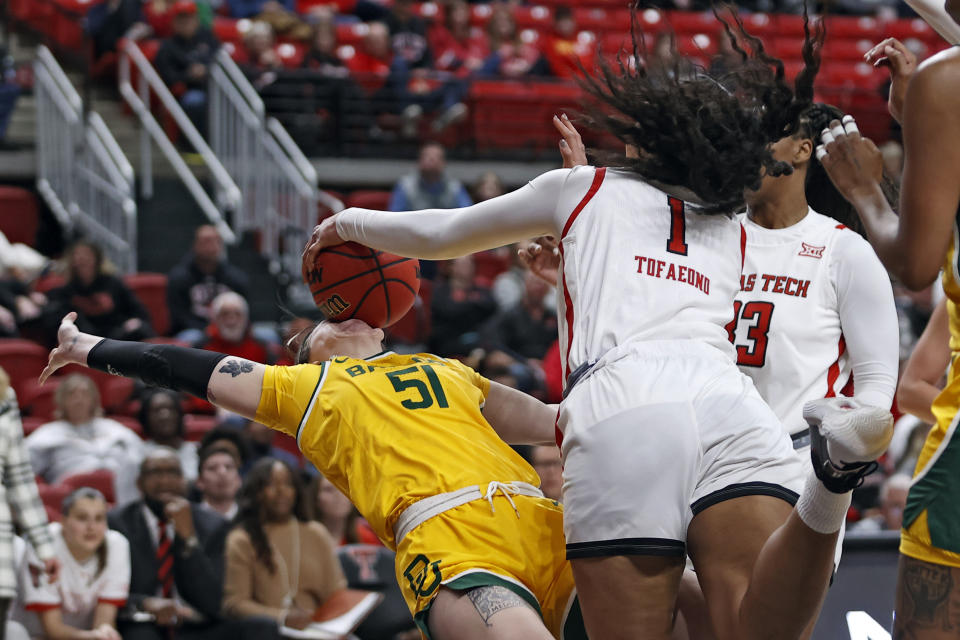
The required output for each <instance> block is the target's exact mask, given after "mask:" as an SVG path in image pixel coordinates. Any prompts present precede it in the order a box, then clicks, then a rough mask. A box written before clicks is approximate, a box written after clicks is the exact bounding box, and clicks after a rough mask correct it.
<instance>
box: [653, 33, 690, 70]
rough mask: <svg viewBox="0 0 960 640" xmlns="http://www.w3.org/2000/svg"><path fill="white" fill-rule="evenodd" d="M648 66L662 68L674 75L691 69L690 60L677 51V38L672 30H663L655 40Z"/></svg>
mask: <svg viewBox="0 0 960 640" xmlns="http://www.w3.org/2000/svg"><path fill="white" fill-rule="evenodd" d="M646 63H647V68H660V69H663V70H665V72H666V73H667V74H668V75H669V76H670V77H673V76H674V75H675V74H678V73H680V74H682V73H685V72H686V71H687V70H688V69H690V62H689V61H688V60H687V59H686V58H684V57H683V56H681V55H680V54H679V53H678V52H677V38H676V35H675V34H674V33H673V32H672V31H661V32H659V33H658V34H657V35H656V37H655V38H654V40H653V47H652V48H651V50H650V55H649V57H648V58H647V61H646Z"/></svg>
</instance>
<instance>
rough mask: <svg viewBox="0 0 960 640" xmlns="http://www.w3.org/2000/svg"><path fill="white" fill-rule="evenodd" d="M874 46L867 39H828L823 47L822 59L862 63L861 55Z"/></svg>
mask: <svg viewBox="0 0 960 640" xmlns="http://www.w3.org/2000/svg"><path fill="white" fill-rule="evenodd" d="M874 44H875V41H874V40H873V39H868V38H861V39H859V40H850V39H843V38H828V39H827V41H826V42H825V43H824V45H823V57H824V59H826V60H830V61H840V60H849V61H854V62H863V54H865V53H866V52H867V51H869V50H870V49H871V48H872V47H873V45H874Z"/></svg>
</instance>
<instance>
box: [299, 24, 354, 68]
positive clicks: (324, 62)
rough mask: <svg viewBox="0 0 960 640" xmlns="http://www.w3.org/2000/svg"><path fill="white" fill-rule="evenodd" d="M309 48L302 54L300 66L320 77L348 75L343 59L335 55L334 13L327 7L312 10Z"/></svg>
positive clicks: (335, 32) (335, 30)
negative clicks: (312, 21)
mask: <svg viewBox="0 0 960 640" xmlns="http://www.w3.org/2000/svg"><path fill="white" fill-rule="evenodd" d="M312 15H313V16H314V23H313V33H312V34H311V36H310V49H309V50H308V51H307V53H306V55H304V56H303V62H302V63H301V66H302V67H303V68H304V69H311V70H313V71H316V72H317V75H318V76H319V77H321V78H328V79H337V80H342V79H344V78H347V77H348V76H349V75H350V70H349V69H347V67H346V65H345V64H344V63H343V60H341V59H340V56H338V55H337V29H336V24H335V21H334V18H335V15H334V13H333V11H331V10H330V9H328V8H325V7H323V8H318V9H317V10H314V12H313V14H312Z"/></svg>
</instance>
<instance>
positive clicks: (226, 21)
mask: <svg viewBox="0 0 960 640" xmlns="http://www.w3.org/2000/svg"><path fill="white" fill-rule="evenodd" d="M241 27H245V28H243V29H241ZM249 28H250V21H249V20H236V19H234V18H225V17H223V16H215V17H214V19H213V35H215V36H217V40H219V41H220V42H233V43H236V44H239V43H241V42H243V34H244V32H245V31H246V30H247V29H249Z"/></svg>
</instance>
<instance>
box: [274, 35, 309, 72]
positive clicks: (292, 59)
mask: <svg viewBox="0 0 960 640" xmlns="http://www.w3.org/2000/svg"><path fill="white" fill-rule="evenodd" d="M276 51H277V56H278V57H279V58H280V61H281V62H282V63H283V66H285V67H287V68H288V69H297V68H299V67H300V65H301V63H303V57H304V56H305V55H306V53H307V49H306V47H305V46H304V45H302V44H299V43H297V44H294V43H291V42H284V43H282V44H278V45H277V47H276Z"/></svg>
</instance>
